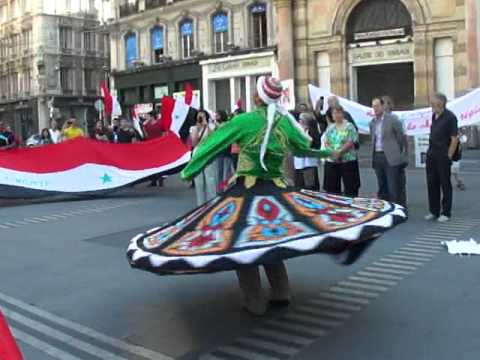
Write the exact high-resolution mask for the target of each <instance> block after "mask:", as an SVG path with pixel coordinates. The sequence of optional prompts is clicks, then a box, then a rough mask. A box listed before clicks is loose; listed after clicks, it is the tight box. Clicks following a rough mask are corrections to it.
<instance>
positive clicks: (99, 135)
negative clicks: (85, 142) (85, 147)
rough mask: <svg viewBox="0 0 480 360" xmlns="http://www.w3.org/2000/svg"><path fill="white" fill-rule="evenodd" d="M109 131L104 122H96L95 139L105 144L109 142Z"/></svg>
mask: <svg viewBox="0 0 480 360" xmlns="http://www.w3.org/2000/svg"><path fill="white" fill-rule="evenodd" d="M108 135H109V134H108V129H107V127H106V126H105V125H104V124H103V121H102V120H97V121H96V122H95V129H94V131H93V138H94V139H95V140H97V141H103V142H108V141H109V137H108Z"/></svg>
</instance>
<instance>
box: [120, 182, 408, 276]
mask: <svg viewBox="0 0 480 360" xmlns="http://www.w3.org/2000/svg"><path fill="white" fill-rule="evenodd" d="M405 219H406V214H405V211H404V209H403V208H402V207H401V206H399V205H396V204H392V203H389V202H385V201H382V200H377V199H367V198H347V197H342V196H336V195H332V194H328V193H324V192H314V191H308V190H300V189H296V188H285V189H282V188H279V187H277V186H275V185H274V184H273V182H270V181H268V182H267V181H259V182H257V184H256V185H255V186H253V187H252V188H250V189H246V188H245V186H244V184H243V181H241V180H240V181H239V182H238V183H237V184H236V185H234V186H233V187H231V188H230V189H228V190H227V191H226V192H224V193H223V194H221V195H219V196H217V197H215V198H214V199H213V200H210V201H208V202H206V203H205V204H203V205H201V206H199V207H198V208H196V209H194V210H193V211H191V212H189V213H188V214H186V215H184V216H182V217H180V218H178V219H177V220H175V221H173V222H171V223H169V224H167V225H164V226H162V227H158V228H155V229H152V230H150V231H147V232H146V233H144V234H139V235H137V236H136V237H134V238H133V239H132V240H131V242H130V245H129V247H128V250H127V257H128V260H129V262H130V264H131V266H132V267H134V268H140V269H143V270H146V271H151V272H154V273H157V274H160V275H165V274H189V273H205V272H216V271H225V270H236V269H239V268H242V267H248V266H252V265H259V264H268V263H275V262H278V261H280V260H283V259H287V258H292V257H297V256H301V255H307V254H313V253H327V254H332V255H336V256H337V257H339V258H342V259H343V262H344V263H346V264H350V263H353V262H354V261H355V260H356V259H357V258H358V257H359V256H360V255H361V254H362V253H363V251H364V250H365V249H366V248H367V247H368V245H370V244H371V243H372V240H373V239H375V238H377V237H378V236H379V235H380V234H381V233H383V232H385V231H387V230H389V229H391V228H392V227H394V226H395V225H397V224H399V223H401V222H403V221H404V220H405Z"/></svg>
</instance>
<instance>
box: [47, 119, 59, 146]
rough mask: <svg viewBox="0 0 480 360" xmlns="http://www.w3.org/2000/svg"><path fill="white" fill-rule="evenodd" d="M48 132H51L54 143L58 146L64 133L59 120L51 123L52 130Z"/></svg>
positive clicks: (53, 120)
mask: <svg viewBox="0 0 480 360" xmlns="http://www.w3.org/2000/svg"><path fill="white" fill-rule="evenodd" d="M48 131H49V132H50V137H51V139H52V142H53V143H54V144H58V143H59V142H60V140H61V137H62V132H61V130H60V127H59V126H58V123H57V120H55V119H52V121H50V129H49V130H48Z"/></svg>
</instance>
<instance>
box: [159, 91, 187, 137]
mask: <svg viewBox="0 0 480 360" xmlns="http://www.w3.org/2000/svg"><path fill="white" fill-rule="evenodd" d="M185 99H187V97H186V96H185ZM190 108H191V107H190V105H189V104H187V102H186V101H182V99H181V98H180V99H178V100H175V99H174V98H172V97H170V96H164V97H163V98H162V122H163V126H164V127H165V128H166V129H169V130H170V131H172V132H174V133H175V134H177V135H178V136H180V130H181V129H182V126H183V124H184V123H185V120H186V118H187V115H188V112H189V111H190Z"/></svg>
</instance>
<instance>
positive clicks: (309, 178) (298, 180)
mask: <svg viewBox="0 0 480 360" xmlns="http://www.w3.org/2000/svg"><path fill="white" fill-rule="evenodd" d="M295 187H298V188H301V189H307V190H313V191H319V190H320V180H319V178H318V168H317V167H316V166H312V167H308V168H305V169H301V170H295Z"/></svg>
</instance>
